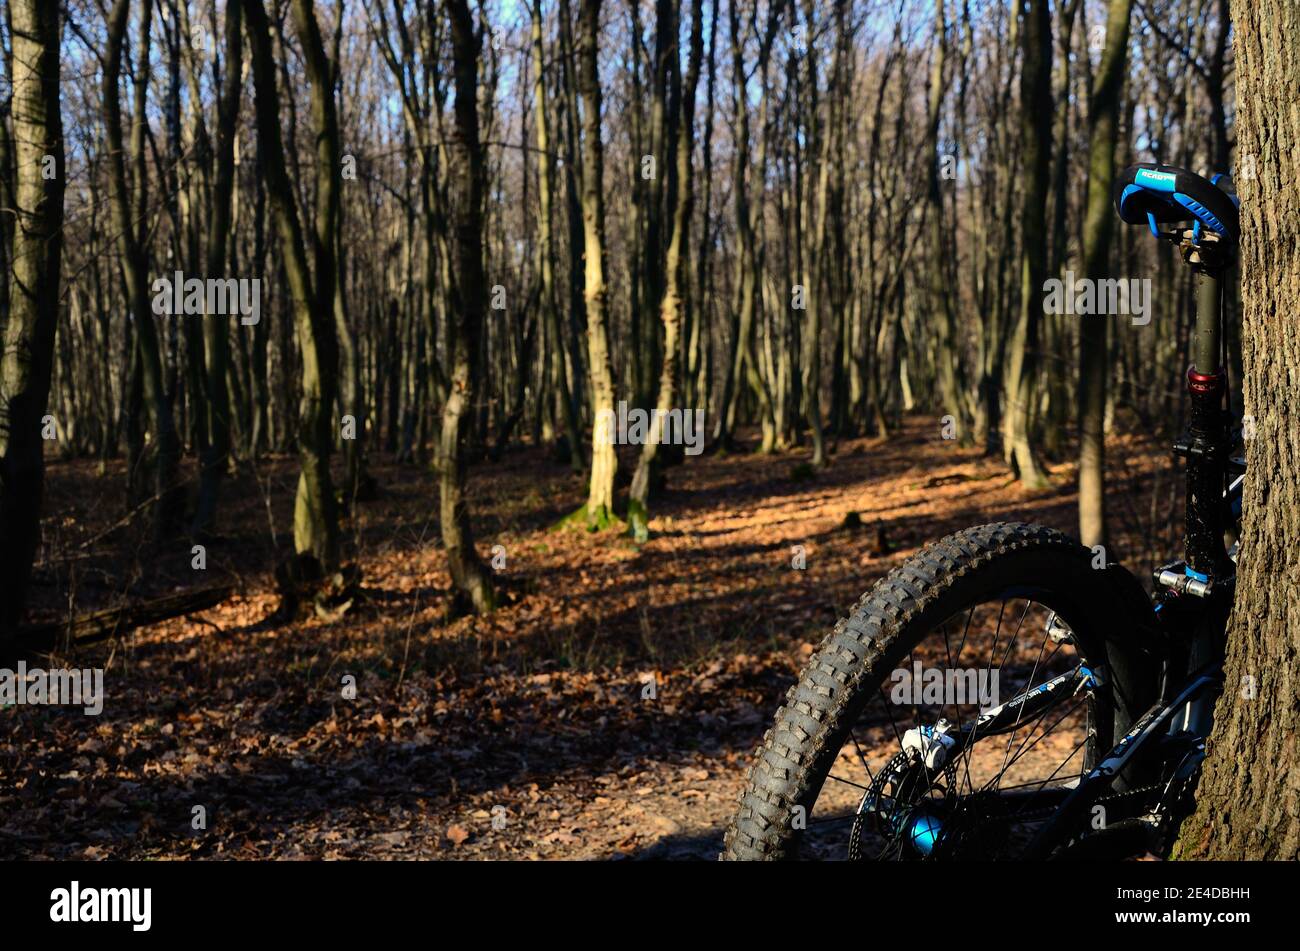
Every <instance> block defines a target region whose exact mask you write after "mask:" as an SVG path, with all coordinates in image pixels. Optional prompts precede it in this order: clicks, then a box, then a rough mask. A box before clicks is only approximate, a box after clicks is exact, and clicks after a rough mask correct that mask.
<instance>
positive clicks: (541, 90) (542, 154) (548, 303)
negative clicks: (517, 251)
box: [532, 0, 583, 472]
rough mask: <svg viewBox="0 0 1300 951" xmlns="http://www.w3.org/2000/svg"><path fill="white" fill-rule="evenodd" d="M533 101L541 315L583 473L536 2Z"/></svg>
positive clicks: (573, 456)
mask: <svg viewBox="0 0 1300 951" xmlns="http://www.w3.org/2000/svg"><path fill="white" fill-rule="evenodd" d="M532 28H533V98H534V102H535V104H536V108H537V117H536V119H534V121H535V122H536V123H537V161H538V164H539V166H540V167H539V169H538V178H539V180H540V189H539V192H540V194H539V196H538V199H539V202H540V204H539V207H538V211H537V230H538V243H537V267H538V272H539V273H540V274H541V280H542V300H541V307H542V314H543V319H544V322H545V327H546V345H547V351H548V356H549V358H550V360H551V361H552V362H551V372H552V374H553V377H554V381H555V388H556V393H555V403H556V404H557V406H558V409H559V411H560V417H561V419H562V420H563V421H564V432H565V435H566V436H567V437H568V441H569V464H570V466H572V468H573V471H574V472H581V471H582V469H583V464H582V437H581V435H580V434H579V432H578V417H577V414H576V413H575V412H574V406H573V395H572V393H571V392H570V388H569V374H568V369H567V367H566V366H565V349H564V332H563V330H562V329H561V327H560V314H559V308H558V303H557V301H556V297H555V294H556V291H555V238H554V231H553V229H552V227H551V207H552V205H553V204H554V203H555V161H554V158H553V156H552V155H551V139H550V128H549V127H548V123H549V122H550V121H551V119H550V112H549V110H548V109H547V105H546V72H545V66H546V57H545V52H546V51H545V48H544V41H543V37H542V3H541V0H533V5H532Z"/></svg>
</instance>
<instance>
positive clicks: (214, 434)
mask: <svg viewBox="0 0 1300 951" xmlns="http://www.w3.org/2000/svg"><path fill="white" fill-rule="evenodd" d="M241 3H242V0H229V2H228V3H227V4H226V62H225V64H224V65H225V76H224V81H223V84H222V88H221V99H220V101H219V103H218V105H217V142H216V155H215V164H216V176H215V180H214V183H213V188H212V202H211V207H210V209H209V210H208V214H209V217H208V235H207V268H206V276H207V277H208V279H210V280H211V279H216V278H219V277H220V276H221V272H222V271H223V270H225V266H226V250H227V246H226V239H227V232H228V231H229V229H230V220H231V196H232V194H233V192H234V186H235V127H236V123H237V122H238V120H239V98H240V79H241V74H242V71H243V49H244V47H243V24H242V20H243V8H242V5H241ZM259 314H260V311H259ZM229 320H230V317H229V316H226V315H221V314H208V315H207V316H205V317H204V318H203V328H204V348H203V350H204V356H205V358H206V360H207V366H206V370H207V390H208V406H207V413H208V425H207V429H208V446H207V451H206V452H205V453H204V456H203V459H202V462H201V468H200V474H199V498H198V504H197V507H196V511H195V515H194V528H193V531H194V534H196V535H201V534H203V533H205V532H207V531H209V530H210V529H211V527H212V521H213V518H214V516H215V515H216V509H217V494H218V492H219V490H220V486H221V478H222V476H223V475H224V474H225V470H226V465H227V462H228V459H229V455H230V398H229V390H228V389H227V387H226V372H227V367H228V365H229V362H230V354H229V349H230V348H229V340H230V331H229V327H228V322H229Z"/></svg>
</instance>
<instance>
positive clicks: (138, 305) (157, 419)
mask: <svg viewBox="0 0 1300 951" xmlns="http://www.w3.org/2000/svg"><path fill="white" fill-rule="evenodd" d="M151 9H152V4H148V3H146V4H144V6H143V12H142V14H141V33H140V44H141V55H140V57H139V59H138V60H137V62H136V65H135V77H134V81H135V91H136V96H135V111H136V115H135V117H134V121H135V127H134V128H133V129H132V132H131V161H132V166H133V172H134V182H133V183H132V184H133V191H134V193H133V194H131V193H128V190H127V182H126V150H125V147H124V143H123V140H122V109H121V94H120V92H119V89H118V80H119V78H120V76H121V70H122V53H123V47H124V44H125V40H126V32H127V26H128V23H129V21H130V15H131V0H115V3H114V4H113V9H112V12H111V13H110V15H109V18H108V42H107V47H106V49H105V52H104V87H103V88H104V127H105V138H106V140H107V145H108V153H109V154H108V171H109V191H110V193H111V194H110V200H111V204H112V207H113V229H114V230H115V231H116V232H117V235H118V243H119V247H120V248H121V252H122V270H123V272H124V276H125V281H126V290H127V297H128V304H129V307H130V310H131V316H132V320H133V323H134V328H135V339H136V346H138V347H139V348H140V373H141V380H142V383H143V390H144V398H145V402H146V404H147V405H148V409H149V422H150V426H151V428H152V430H153V437H154V442H155V445H154V449H153V451H154V454H155V456H154V464H155V482H154V486H153V488H154V495H155V496H156V498H157V508H156V509H155V527H156V529H157V531H158V534H159V535H161V536H168V535H171V534H173V533H174V532H175V531H176V529H177V528H179V526H180V518H181V515H182V511H181V510H182V508H183V506H184V502H185V498H184V494H183V492H182V490H181V488H180V484H179V480H178V471H179V466H180V455H181V447H180V438H179V436H178V435H177V432H176V423H175V419H174V417H173V416H172V406H171V401H170V399H168V396H167V390H166V386H165V381H164V379H163V368H162V357H161V352H160V347H159V341H158V333H157V330H156V328H155V327H154V322H153V310H152V308H151V306H150V298H149V293H148V287H149V274H148V267H149V258H148V254H147V252H146V249H145V246H144V235H145V234H146V227H145V222H144V215H145V212H146V209H147V208H148V201H147V197H148V195H147V189H148V181H149V179H148V169H147V167H146V163H145V126H146V123H147V122H148V121H149V120H148V116H146V115H145V105H146V102H145V99H146V93H147V91H148V87H149V66H148V63H149V20H150V11H151ZM133 205H134V208H133V207H132V206H133Z"/></svg>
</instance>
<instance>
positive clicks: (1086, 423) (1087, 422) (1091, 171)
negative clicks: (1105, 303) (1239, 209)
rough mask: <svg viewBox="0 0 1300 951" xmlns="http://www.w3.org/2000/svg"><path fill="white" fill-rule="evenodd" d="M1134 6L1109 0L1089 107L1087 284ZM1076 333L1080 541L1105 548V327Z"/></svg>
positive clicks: (1090, 325) (1101, 222)
mask: <svg viewBox="0 0 1300 951" xmlns="http://www.w3.org/2000/svg"><path fill="white" fill-rule="evenodd" d="M1132 9H1133V0H1110V6H1109V15H1108V17H1107V21H1106V48H1105V50H1104V52H1103V53H1102V55H1101V65H1100V67H1099V68H1098V70H1097V76H1096V77H1095V81H1094V82H1095V84H1094V86H1093V90H1092V96H1091V97H1090V102H1089V104H1088V127H1089V146H1088V204H1087V210H1086V212H1085V214H1084V224H1083V266H1084V272H1085V274H1086V276H1087V278H1088V279H1089V280H1092V281H1097V280H1100V279H1102V278H1104V277H1105V276H1106V267H1107V261H1108V260H1109V257H1110V235H1111V230H1112V226H1113V219H1114V217H1115V212H1114V209H1113V208H1112V207H1111V194H1110V191H1111V184H1112V183H1113V182H1114V179H1115V141H1116V138H1117V137H1118V134H1119V100H1120V91H1121V89H1122V88H1123V86H1124V64H1125V62H1127V60H1128V30H1129V18H1130V15H1131V13H1132ZM1080 320H1081V321H1082V323H1081V325H1080V329H1079V350H1080V357H1079V538H1080V540H1081V541H1082V542H1083V543H1084V544H1085V545H1088V546H1092V545H1104V544H1105V543H1106V500H1105V468H1106V435H1105V422H1106V377H1107V372H1106V361H1107V354H1108V350H1107V345H1106V336H1107V334H1106V321H1107V318H1106V317H1105V316H1101V315H1096V316H1084V317H1081V318H1080Z"/></svg>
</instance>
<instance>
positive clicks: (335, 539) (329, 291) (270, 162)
mask: <svg viewBox="0 0 1300 951" xmlns="http://www.w3.org/2000/svg"><path fill="white" fill-rule="evenodd" d="M245 4H246V8H245V12H246V14H247V16H248V39H249V52H250V54H251V56H252V61H253V82H254V85H255V86H256V88H257V96H256V106H257V134H258V139H259V142H260V145H261V149H260V154H261V158H262V163H263V173H264V174H265V176H266V179H267V190H268V191H269V193H270V196H271V204H272V207H273V209H274V212H275V219H276V227H277V230H278V231H279V233H280V244H281V254H282V257H283V262H284V273H285V278H286V280H287V282H288V286H289V293H290V296H291V298H292V300H293V313H294V324H295V327H296V330H297V335H298V343H299V347H300V349H301V351H302V384H301V394H300V398H299V402H298V427H297V438H298V455H299V459H300V462H301V466H302V469H301V471H300V473H299V475H298V488H297V492H296V495H295V498H294V517H293V538H294V550H295V551H296V552H297V553H298V554H299V555H300V556H310V557H311V558H313V559H314V560H315V562H316V568H317V569H318V570H324V571H331V570H333V568H334V566H335V565H336V564H337V563H338V554H339V529H338V514H337V505H338V503H337V500H336V499H335V498H334V484H333V481H332V479H331V478H330V467H329V453H330V445H331V441H332V435H333V434H332V427H331V420H330V417H331V414H332V412H333V409H334V393H335V386H336V367H337V364H338V349H337V343H336V341H335V338H334V313H333V307H334V291H333V275H332V269H333V244H332V239H333V231H332V226H331V222H333V221H335V220H336V217H337V216H336V211H335V209H336V207H337V202H338V193H337V191H336V190H335V188H334V187H332V186H331V184H330V183H331V181H335V180H336V178H335V176H337V175H338V174H339V171H340V170H339V167H338V163H337V162H336V161H334V159H336V158H337V155H338V128H337V125H336V124H334V120H333V109H332V105H331V104H332V102H333V87H332V84H330V83H329V80H328V76H329V70H328V67H327V66H325V64H324V63H323V60H324V49H323V46H322V45H321V39H320V30H319V27H318V26H317V25H316V18H315V14H314V13H313V11H312V9H311V0H296V5H295V10H296V12H297V15H298V20H299V24H298V25H299V32H300V33H301V34H302V37H301V39H302V43H303V47H304V51H305V52H306V54H307V56H306V58H307V62H308V67H309V71H310V72H311V73H312V74H313V76H314V78H315V82H313V88H314V90H315V89H317V88H320V87H319V84H320V82H321V81H322V77H324V82H325V86H324V88H323V90H322V93H323V95H322V94H314V95H313V100H314V101H313V111H314V112H315V114H316V115H315V118H316V122H317V131H318V135H317V155H316V160H317V198H316V203H317V222H316V233H315V236H314V240H313V246H314V251H315V257H316V275H315V285H314V286H313V281H312V274H311V271H310V268H309V266H308V263H307V248H306V242H305V239H304V235H303V228H302V224H301V222H300V220H299V217H298V203H297V201H296V200H295V199H294V189H293V185H292V183H291V182H290V180H289V175H288V172H287V170H286V168H285V153H284V145H283V142H282V141H281V138H280V97H279V92H278V90H277V86H276V76H275V60H274V59H273V58H272V54H271V32H270V27H269V24H268V23H267V19H266V11H265V9H264V8H263V6H262V0H245ZM331 204H333V206H334V207H333V208H332V207H331Z"/></svg>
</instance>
